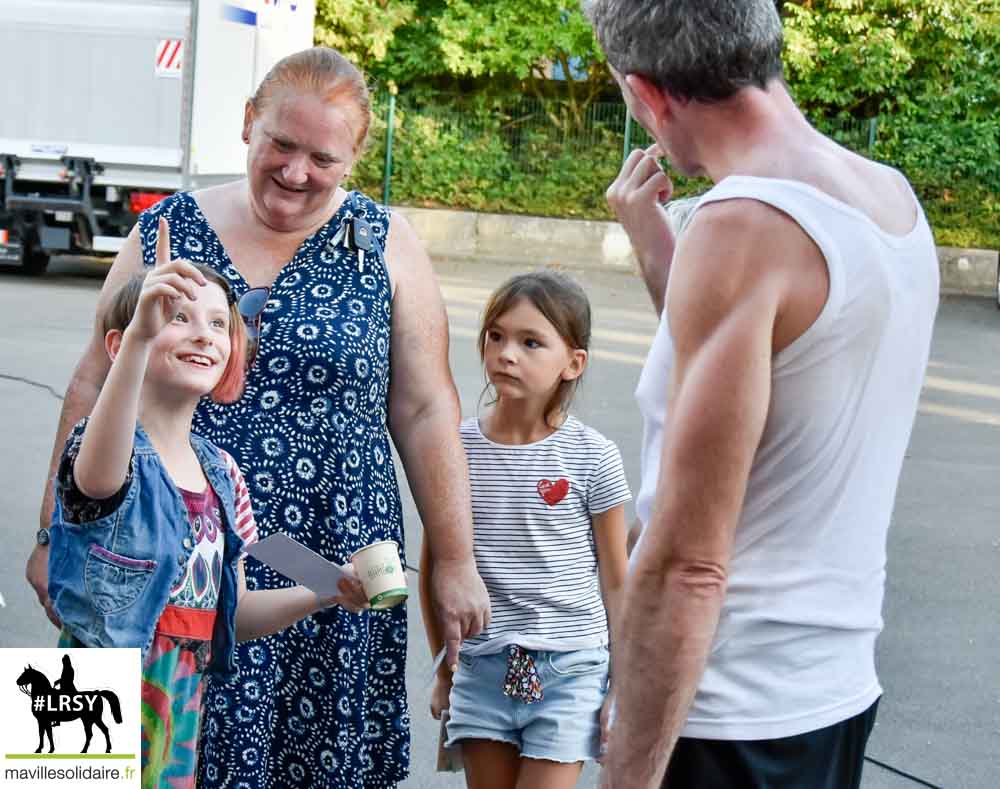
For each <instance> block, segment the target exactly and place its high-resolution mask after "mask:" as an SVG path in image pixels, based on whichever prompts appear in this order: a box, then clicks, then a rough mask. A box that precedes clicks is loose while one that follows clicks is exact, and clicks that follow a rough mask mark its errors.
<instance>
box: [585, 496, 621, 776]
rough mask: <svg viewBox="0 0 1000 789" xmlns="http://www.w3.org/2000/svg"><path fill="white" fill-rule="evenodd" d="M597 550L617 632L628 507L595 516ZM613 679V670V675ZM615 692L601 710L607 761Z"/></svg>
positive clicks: (610, 626)
mask: <svg viewBox="0 0 1000 789" xmlns="http://www.w3.org/2000/svg"><path fill="white" fill-rule="evenodd" d="M591 525H592V528H593V532H594V547H595V548H597V572H598V575H599V576H600V581H601V596H602V597H603V598H604V610H605V611H607V613H608V630H609V631H610V633H611V635H612V636H614V634H615V633H616V632H617V629H618V622H619V621H620V619H619V618H620V616H621V605H622V598H623V597H624V596H625V574H626V573H627V572H628V552H627V551H626V542H627V540H628V536H627V533H626V529H625V507H624V505H622V504H619V505H617V506H615V507H612V508H611V509H610V510H605V511H604V512H600V513H597V514H596V515H592V516H591ZM611 676H612V677H613V676H614V674H613V671H612V673H611ZM611 704H612V691H610V690H609V691H608V695H607V698H606V699H605V701H604V704H603V706H602V707H601V755H600V757H599V758H598V761H599V762H600V761H602V760H603V758H604V751H605V749H606V748H607V744H608V736H609V734H610V717H611Z"/></svg>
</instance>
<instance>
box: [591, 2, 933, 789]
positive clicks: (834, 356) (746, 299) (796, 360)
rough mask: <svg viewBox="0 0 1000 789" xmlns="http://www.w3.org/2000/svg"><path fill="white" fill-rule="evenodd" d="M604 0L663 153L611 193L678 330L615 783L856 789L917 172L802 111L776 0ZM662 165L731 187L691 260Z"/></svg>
mask: <svg viewBox="0 0 1000 789" xmlns="http://www.w3.org/2000/svg"><path fill="white" fill-rule="evenodd" d="M587 5H588V11H589V14H590V16H591V19H592V21H593V23H594V27H595V30H596V33H597V36H598V39H599V40H600V42H601V45H602V46H603V48H604V50H605V52H606V53H607V57H608V62H609V64H610V65H611V66H612V69H613V73H614V74H615V77H616V79H617V81H618V83H619V85H620V87H621V89H622V93H623V94H624V97H625V101H626V103H627V104H628V106H629V108H630V110H631V112H632V114H633V116H634V117H635V118H636V120H638V122H639V123H641V124H642V125H643V126H644V127H645V128H646V129H647V130H648V131H649V132H650V133H651V134H652V136H653V137H654V139H655V140H656V142H657V145H656V146H654V147H653V148H651V149H649V150H647V151H636V152H634V153H633V154H632V155H631V156H630V157H629V158H628V160H627V161H626V162H625V164H624V165H623V167H622V170H621V172H620V174H619V176H618V178H617V179H616V180H615V182H614V183H613V184H612V185H611V187H610V188H609V190H608V200H609V202H610V204H611V205H612V207H613V208H614V210H615V212H616V214H617V216H618V218H619V220H620V221H621V223H622V225H623V226H624V227H625V230H626V231H627V232H628V234H629V237H630V239H631V241H632V244H633V247H634V248H635V251H636V254H637V257H638V259H639V261H640V267H641V271H642V275H643V278H644V279H645V282H646V284H647V287H648V289H649V293H650V296H651V297H652V300H653V305H654V307H655V309H656V310H657V312H658V313H659V314H660V316H661V323H660V328H659V331H658V332H657V335H656V338H655V340H654V343H653V346H652V348H651V350H650V354H649V357H648V359H647V362H646V366H645V368H644V370H643V373H642V376H641V378H640V382H639V387H638V390H637V392H636V396H637V400H638V402H639V407H640V410H641V412H642V415H643V419H644V439H643V458H642V461H643V478H642V486H641V490H640V493H639V497H638V499H637V512H638V515H639V518H640V521H641V522H642V525H643V532H642V536H641V537H640V539H639V543H638V546H637V547H636V550H635V552H634V553H633V555H632V566H631V569H630V574H629V579H628V582H627V586H626V599H625V604H624V605H623V611H624V615H623V621H622V622H620V623H617V624H616V626H615V629H614V632H615V634H616V635H615V639H614V669H613V674H614V686H613V687H614V689H615V693H616V718H615V722H614V726H613V729H612V735H611V741H610V745H609V749H608V755H607V759H606V770H605V786H606V787H607V788H608V789H612V788H613V789H626V788H627V789H648V788H649V787H657V786H661V782H664V781H665V783H662V785H663V786H670V787H679V788H680V789H688V788H689V787H711V788H713V789H714V788H715V787H721V788H725V787H734V789H737V788H738V789H755V788H760V789H763V788H764V787H768V788H771V787H781V789H790V788H791V789H796V788H800V789H823V788H824V787H828V788H829V789H845V788H847V787H857V786H859V784H860V777H861V766H862V759H863V755H864V748H865V743H866V742H867V738H868V735H869V733H870V731H871V727H872V725H873V723H874V718H875V711H876V706H877V703H878V699H879V696H880V694H881V688H880V686H879V683H878V679H877V677H876V675H875V666H874V649H875V639H876V637H877V635H878V633H879V631H880V629H881V627H882V619H881V606H882V597H883V590H884V585H885V544H886V533H887V530H888V527H889V521H890V517H891V513H892V507H893V501H894V498H895V493H896V486H897V481H898V478H899V473H900V469H901V466H902V462H903V455H904V452H905V449H906V445H907V442H908V441H909V437H910V431H911V429H912V425H913V420H914V417H915V414H916V409H917V402H918V398H919V394H920V388H921V384H922V381H923V377H924V373H925V370H926V365H927V358H928V353H929V348H930V339H931V331H932V328H933V322H934V315H935V312H936V308H937V302H938V285H939V283H938V267H937V258H936V253H935V248H934V243H933V238H932V236H931V232H930V229H929V227H928V226H927V222H926V220H925V218H924V215H923V212H922V210H921V208H920V206H919V204H918V202H917V200H916V198H915V196H914V195H913V192H912V191H911V189H910V187H909V185H908V183H907V182H906V179H905V178H904V177H903V176H902V175H901V174H900V173H898V172H896V171H894V170H892V169H890V168H888V167H884V166H882V165H878V164H876V163H874V162H871V161H869V160H867V159H864V158H862V157H860V156H857V155H855V154H853V153H851V152H849V151H847V150H845V149H843V148H841V147H840V146H838V145H837V144H835V143H834V142H833V141H831V140H829V139H827V138H826V137H824V136H823V135H821V134H819V133H818V132H817V131H816V130H815V129H813V128H812V127H811V126H810V125H809V124H808V122H807V121H806V120H805V118H804V117H803V116H802V114H801V112H800V111H799V110H798V108H797V107H796V106H795V104H794V102H793V101H792V99H791V97H790V96H789V93H788V91H787V89H786V87H785V85H784V82H783V81H782V76H781V75H782V68H781V50H782V31H781V21H780V19H779V17H778V14H777V12H776V10H775V4H774V2H773V0H658V1H654V0H593V1H592V2H589V3H588V4H587ZM659 155H662V156H664V157H666V158H668V159H669V160H670V162H671V164H672V166H673V167H675V168H676V169H677V170H678V171H679V172H682V173H684V174H685V175H705V176H708V177H709V178H711V180H712V181H713V182H714V183H715V187H714V188H713V189H712V190H711V191H709V192H708V193H707V194H706V195H704V196H703V197H702V198H701V199H700V201H699V202H698V204H697V206H696V208H695V210H694V213H693V215H692V216H691V218H690V221H689V222H688V224H687V225H686V229H685V230H684V233H683V235H682V236H681V238H680V239H679V240H678V241H677V243H676V249H675V238H674V235H673V233H672V232H671V229H670V224H669V221H668V216H667V211H666V210H665V209H664V208H663V206H662V203H663V202H664V201H666V200H667V199H668V198H669V197H670V193H671V189H672V186H671V183H670V180H669V178H668V177H667V176H666V174H665V173H664V172H663V171H662V170H661V169H660V166H659V164H658V163H657V160H656V157H657V156H659Z"/></svg>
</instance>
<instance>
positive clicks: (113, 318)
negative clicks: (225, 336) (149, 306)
mask: <svg viewBox="0 0 1000 789" xmlns="http://www.w3.org/2000/svg"><path fill="white" fill-rule="evenodd" d="M192 265H193V266H194V267H195V268H196V269H198V271H200V272H201V273H202V275H203V276H204V277H205V279H207V280H208V281H209V282H211V283H213V284H214V285H218V286H219V287H220V288H222V292H223V293H225V294H226V302H227V303H228V304H229V345H230V351H229V361H228V362H227V363H226V369H225V370H223V372H222V378H220V379H219V382H218V383H217V384H216V385H215V388H214V389H212V391H211V392H210V393H209V395H210V396H211V398H212V400H213V401H215V402H216V403H235V402H236V401H237V400H239V399H240V397H242V396H243V385H244V383H245V382H246V363H247V330H246V326H245V325H244V323H243V317H242V316H241V315H240V311H239V309H237V306H236V296H235V295H234V294H233V291H232V288H230V287H229V283H228V282H227V281H226V280H225V278H224V277H223V276H222V275H221V274H220V273H219V272H217V271H216V270H215V269H213V268H209V267H208V266H204V265H202V264H200V263H193V264H192ZM150 271H152V269H147V270H146V271H143V272H140V273H138V274H133V275H132V276H131V277H129V279H128V281H127V282H126V283H125V284H124V285H122V286H121V287H120V288H119V289H118V291H117V292H116V293H115V295H114V296H112V298H111V303H110V304H109V305H108V308H107V309H106V310H105V311H104V315H103V317H102V319H101V328H102V329H103V330H104V334H105V335H107V333H108V332H109V331H120V332H123V331H125V329H126V328H127V327H128V325H129V324H130V323H131V322H132V318H134V317H135V311H136V308H137V307H138V306H139V296H140V295H141V294H142V285H143V283H144V282H145V281H146V277H147V276H148V275H149V272H150Z"/></svg>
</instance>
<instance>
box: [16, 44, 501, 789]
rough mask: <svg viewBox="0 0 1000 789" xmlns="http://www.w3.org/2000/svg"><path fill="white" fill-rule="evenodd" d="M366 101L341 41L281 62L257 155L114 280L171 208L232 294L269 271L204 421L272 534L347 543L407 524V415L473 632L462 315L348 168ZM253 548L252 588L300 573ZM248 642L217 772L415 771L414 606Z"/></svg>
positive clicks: (396, 219)
mask: <svg viewBox="0 0 1000 789" xmlns="http://www.w3.org/2000/svg"><path fill="white" fill-rule="evenodd" d="M369 117H370V116H369V99H368V92H367V88H366V86H365V82H364V78H363V76H362V75H361V74H360V72H359V71H358V70H357V69H356V68H355V67H354V66H353V65H351V64H350V63H349V62H348V61H346V60H345V59H344V58H343V57H341V56H340V55H339V54H338V53H336V52H334V51H333V50H330V49H326V48H321V47H316V48H313V49H310V50H306V51H304V52H300V53H298V54H296V55H292V56H290V57H288V58H285V59H284V60H283V61H281V62H279V63H278V64H277V65H276V66H275V67H274V68H273V69H272V70H271V72H270V73H269V74H268V76H267V77H266V78H265V79H264V81H263V83H262V84H261V86H260V87H259V89H258V90H257V93H256V94H255V95H254V97H253V98H252V99H250V101H248V102H247V107H246V114H245V118H244V126H243V141H244V142H245V143H246V144H247V145H248V156H247V173H248V177H247V178H246V179H244V180H242V181H238V182H235V183H231V184H226V185H223V186H218V187H212V188H208V189H203V190H199V191H196V192H193V193H178V194H176V195H173V196H171V197H170V198H167V199H166V200H164V201H162V202H161V203H159V204H157V205H156V206H154V207H153V208H151V209H150V210H149V211H147V212H146V214H144V215H143V216H142V217H140V221H139V223H138V225H137V226H136V229H135V230H133V232H132V234H131V235H130V236H129V238H128V240H127V241H126V243H125V246H124V247H123V249H122V251H121V252H120V253H119V255H118V258H117V259H116V261H115V263H114V265H113V266H112V268H111V270H110V272H109V274H108V278H107V282H106V284H105V286H104V289H103V291H102V301H103V299H104V298H105V296H104V294H106V293H109V292H114V290H115V289H116V287H117V285H118V283H120V282H122V281H123V280H124V279H125V278H127V277H128V276H129V275H130V274H131V273H132V272H133V271H135V270H137V269H138V268H140V267H141V266H143V265H151V264H152V263H153V261H154V259H155V249H156V238H157V226H158V218H159V217H161V216H162V217H164V218H165V219H166V220H167V222H168V224H169V227H170V239H171V244H172V250H171V252H172V255H173V256H174V257H176V258H184V259H187V260H191V261H194V262H199V263H205V264H207V265H210V266H213V267H215V268H217V269H218V270H219V271H221V272H222V274H223V275H224V276H225V277H226V278H227V279H228V280H229V282H230V283H231V285H232V287H233V289H234V290H235V291H236V293H237V295H240V294H242V293H244V292H245V291H246V290H248V289H250V288H252V287H259V286H268V287H270V289H271V290H270V296H269V300H268V302H267V306H266V308H265V310H264V312H263V315H262V320H261V327H260V341H259V347H258V356H257V361H256V364H255V365H254V368H253V370H252V372H251V373H250V374H249V375H248V378H247V382H246V392H245V394H244V396H243V398H242V399H241V400H239V401H238V402H236V403H234V404H232V405H227V406H219V405H217V404H213V403H210V402H204V403H203V404H202V405H201V406H199V409H198V411H197V413H196V415H195V420H194V430H195V432H197V433H199V434H201V435H203V436H204V437H206V438H208V439H210V440H211V441H213V442H215V443H216V444H218V445H219V446H221V447H223V448H224V449H225V450H227V451H228V452H229V453H230V454H232V455H233V457H234V458H236V460H237V462H238V463H239V465H240V467H241V468H243V469H244V470H245V474H246V478H247V482H248V484H249V487H250V495H251V499H252V501H253V505H254V511H255V515H256V519H257V524H258V528H259V531H260V536H261V537H262V538H263V537H266V536H267V535H269V534H272V533H274V532H285V533H287V534H289V535H291V536H292V537H294V538H295V539H296V540H299V541H300V542H303V543H305V544H307V545H308V546H310V547H311V548H312V549H313V550H315V551H317V552H318V553H320V554H322V555H323V556H325V557H327V558H328V559H330V560H332V561H335V562H338V563H344V562H346V561H347V560H348V559H349V558H350V556H351V554H352V553H353V552H354V551H356V550H357V549H358V548H360V547H362V546H364V545H366V544H368V543H371V542H374V541H376V540H381V539H393V540H396V541H398V542H399V543H400V545H402V543H403V530H402V520H401V514H402V513H401V506H400V499H399V491H398V487H397V484H396V478H395V473H394V469H393V462H392V453H391V449H390V444H389V434H390V433H391V435H392V439H393V441H394V443H395V445H396V447H397V449H398V450H399V454H400V457H401V459H402V462H403V466H404V469H405V471H406V473H407V478H408V481H409V483H410V487H411V489H412V491H413V494H414V497H415V499H416V503H417V506H418V509H419V510H420V513H421V516H422V520H423V522H424V528H425V530H426V539H428V541H429V544H430V547H431V550H432V552H433V553H434V554H435V555H436V557H437V561H436V563H435V575H434V577H433V579H431V582H432V583H433V586H434V589H435V596H436V598H437V599H438V601H439V607H438V611H437V614H438V617H439V619H440V621H441V623H442V625H443V627H444V629H445V634H446V636H447V637H448V638H449V639H450V641H451V644H452V647H453V649H456V650H457V643H458V641H459V640H460V639H461V638H464V637H468V636H471V635H474V634H475V633H477V632H478V631H479V630H480V629H481V628H482V627H483V625H484V624H485V621H486V620H487V618H488V615H489V614H488V606H489V603H488V599H487V596H486V592H485V588H484V587H483V585H482V581H481V580H480V578H479V575H478V573H477V572H476V569H475V562H474V560H473V558H472V544H471V536H472V529H471V515H470V510H469V501H468V482H467V470H466V466H465V459H464V455H463V453H462V450H461V444H460V442H459V438H458V430H457V427H458V421H459V413H460V412H459V406H458V398H457V394H456V391H455V387H454V383H453V381H452V378H451V373H450V370H449V369H448V362H447V347H448V334H447V322H446V317H445V314H444V309H443V307H442V303H441V297H440V293H439V291H438V288H437V285H436V283H435V280H434V276H433V271H432V269H431V266H430V262H429V260H428V258H427V255H426V253H425V252H424V251H423V249H422V248H421V245H420V243H419V241H418V240H417V238H416V236H415V234H414V233H413V231H412V229H411V228H410V227H409V225H408V224H407V223H406V221H405V220H404V219H403V218H402V217H400V216H398V215H392V216H391V217H390V214H389V211H388V210H387V209H386V208H384V207H382V206H379V205H377V204H376V203H374V202H373V201H372V200H370V199H369V198H367V197H365V196H364V195H362V194H360V193H357V192H350V193H348V192H346V191H344V189H342V188H341V186H340V183H341V181H342V180H343V179H344V177H345V176H346V175H347V174H348V172H349V171H350V168H351V166H352V164H353V163H354V161H355V159H356V157H357V156H358V154H359V153H360V152H361V149H362V146H363V143H364V139H365V136H366V134H367V129H368V123H369ZM359 222H360V223H362V225H363V224H365V223H366V224H367V226H368V227H369V228H370V230H371V233H372V235H374V240H375V243H374V244H373V245H372V249H371V251H370V252H363V251H362V250H361V249H359V247H358V245H357V239H358V234H357V232H356V229H357V227H358V226H359ZM382 249H384V251H385V252H384V255H383V254H381V250H382ZM101 357H103V360H102V358H101ZM390 371H391V375H390ZM106 373H107V364H106V356H105V355H104V354H103V353H97V352H96V350H95V348H94V347H91V348H89V349H88V351H87V353H86V354H85V356H84V358H83V360H82V361H81V363H80V365H79V366H78V368H77V371H76V373H75V375H74V379H73V381H72V382H71V385H70V388H69V391H68V394H67V398H66V405H65V407H64V410H63V414H62V417H61V420H60V431H59V436H58V441H57V444H59V445H61V443H62V438H63V435H64V434H65V432H66V431H67V430H68V428H69V426H70V425H72V424H74V423H75V422H76V421H78V420H79V419H80V418H81V417H82V416H84V415H86V414H87V413H88V412H89V410H90V407H91V406H92V404H93V401H94V399H96V391H97V389H98V388H99V386H100V383H101V382H102V381H103V379H104V376H105V375H106ZM29 566H30V565H29ZM246 570H247V582H248V586H249V587H250V588H272V587H277V586H283V585H288V584H289V583H290V582H289V581H287V580H286V579H285V578H283V577H282V576H280V575H277V574H276V573H274V572H273V571H271V570H269V569H268V568H267V567H266V566H263V565H261V564H259V563H257V562H256V561H253V560H252V559H251V560H248V561H247V567H246ZM36 588H37V585H36ZM43 602H44V598H43ZM238 660H239V668H240V675H239V678H238V679H237V680H235V681H234V682H232V683H230V684H219V683H215V684H213V685H211V686H210V687H209V690H208V692H207V694H206V698H205V711H204V722H203V728H202V738H201V741H202V748H201V763H200V766H199V785H200V786H203V787H206V788H207V787H222V786H226V787H231V788H233V789H243V788H244V787H246V788H247V789H251V788H252V789H265V788H268V789H269V788H270V787H276V786H302V787H338V788H340V787H344V788H345V789H347V788H350V789H362V787H365V788H367V787H371V788H372V789H374V787H379V788H380V789H381V788H382V787H392V786H395V785H396V784H397V783H398V782H399V781H401V780H402V779H403V778H405V777H406V775H407V770H408V764H409V714H408V711H407V706H406V692H405V685H404V679H405V660H406V609H405V606H400V607H397V608H393V609H389V610H385V611H367V612H364V613H362V614H360V615H354V614H351V613H349V612H347V611H346V610H344V609H341V608H338V607H334V608H331V609H328V610H327V611H325V612H322V613H320V614H317V615H315V616H313V617H310V618H308V619H306V620H303V621H302V622H300V623H299V624H298V625H296V626H294V627H292V628H289V629H288V630H286V631H284V632H282V633H279V634H277V635H275V636H271V637H268V638H265V639H261V640H258V641H254V642H249V643H247V644H244V645H242V648H241V649H240V650H239V653H238Z"/></svg>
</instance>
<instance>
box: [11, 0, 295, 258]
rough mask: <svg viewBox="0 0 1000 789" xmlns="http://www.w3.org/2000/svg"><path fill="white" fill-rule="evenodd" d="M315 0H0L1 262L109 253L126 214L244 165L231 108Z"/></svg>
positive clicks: (289, 48) (287, 45)
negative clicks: (65, 254)
mask: <svg viewBox="0 0 1000 789" xmlns="http://www.w3.org/2000/svg"><path fill="white" fill-rule="evenodd" d="M314 16H315V0H0V179H2V193H0V261H2V262H5V263H19V264H21V265H22V266H24V268H25V269H26V270H27V271H29V272H31V273H41V272H42V271H44V270H45V266H46V264H47V263H48V260H49V256H50V255H51V254H53V253H69V254H93V253H114V252H116V251H117V250H118V249H119V248H120V247H121V244H122V241H123V239H124V237H125V236H126V235H127V234H128V232H129V230H130V229H131V227H132V225H133V224H134V223H135V220H136V215H137V214H138V213H139V212H141V211H142V210H144V209H145V208H147V207H148V206H150V205H152V204H154V203H155V202H156V201H157V200H160V199H162V198H163V197H165V196H166V195H168V194H170V193H171V192H174V191H177V190H180V189H193V188H197V187H201V186H206V185H210V184H213V183H221V182H224V181H231V180H234V179H235V178H239V177H241V176H242V175H244V173H245V171H246V148H245V146H244V145H243V143H242V141H241V139H240V134H241V126H242V120H243V107H244V104H245V102H246V100H247V98H248V97H249V96H250V95H251V94H252V92H253V90H254V88H255V86H256V85H257V84H258V83H259V82H260V80H261V78H262V77H263V76H264V74H265V73H266V72H267V70H268V69H269V68H270V67H271V66H272V65H273V64H274V63H275V62H276V61H277V60H279V59H280V58H282V57H284V56H285V55H287V54H289V53H291V52H296V51H298V50H301V49H305V48H306V47H308V46H311V45H312V39H313V19H314Z"/></svg>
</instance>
